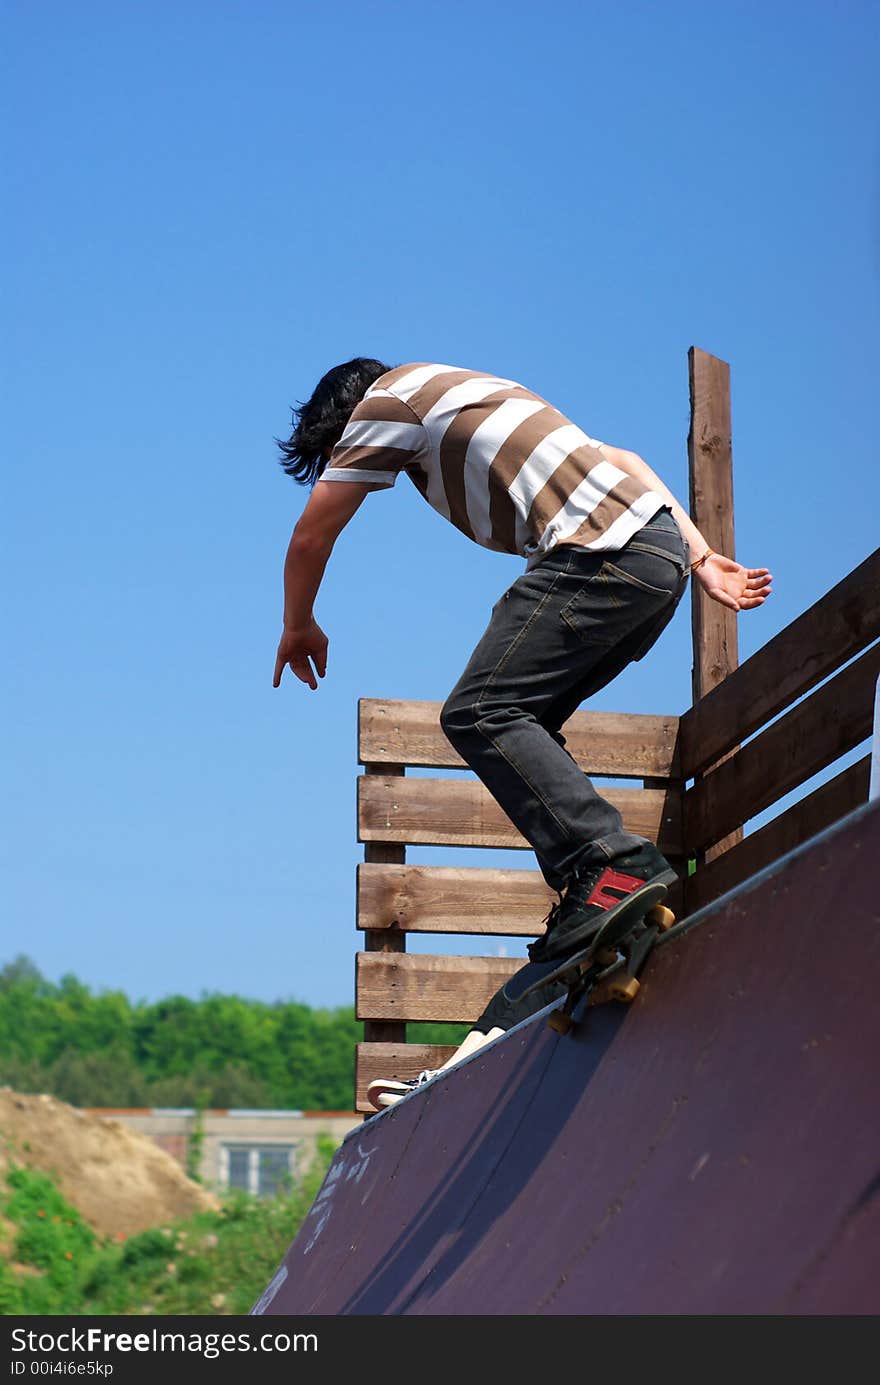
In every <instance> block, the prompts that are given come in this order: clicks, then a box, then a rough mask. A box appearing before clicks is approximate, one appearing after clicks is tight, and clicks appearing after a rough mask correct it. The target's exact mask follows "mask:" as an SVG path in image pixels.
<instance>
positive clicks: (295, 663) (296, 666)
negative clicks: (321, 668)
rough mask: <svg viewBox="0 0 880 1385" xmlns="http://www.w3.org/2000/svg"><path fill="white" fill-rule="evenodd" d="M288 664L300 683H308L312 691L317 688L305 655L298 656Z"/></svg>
mask: <svg viewBox="0 0 880 1385" xmlns="http://www.w3.org/2000/svg"><path fill="white" fill-rule="evenodd" d="M289 663H290V667H291V670H292V672H293V673H295V674H296V676H297V678H298V679H299V681H300V682H301V683H308V685H309V687H310V688H312V689H314V688H317V686H318V683H317V680H316V678H315V675H314V673H313V672H312V666H311V664H310V663H309V661H308V659H307V658H306V657H305V655H300V656H299V657H298V658H296V659H291V660H289Z"/></svg>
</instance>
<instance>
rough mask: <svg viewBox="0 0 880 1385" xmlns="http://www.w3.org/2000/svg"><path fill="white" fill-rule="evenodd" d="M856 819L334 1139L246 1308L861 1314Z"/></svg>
mask: <svg viewBox="0 0 880 1385" xmlns="http://www.w3.org/2000/svg"><path fill="white" fill-rule="evenodd" d="M878 859H880V803H873V804H870V805H867V806H866V807H865V808H862V809H859V810H858V811H857V812H855V813H853V814H851V815H850V817H848V818H847V819H845V820H844V821H843V822H842V823H840V824H838V825H837V826H836V827H834V828H832V829H831V830H829V831H828V832H826V833H824V834H823V835H822V836H821V837H818V838H816V839H815V840H814V841H813V842H811V843H808V844H807V845H806V846H805V847H803V848H800V849H799V850H798V851H796V852H793V853H792V854H791V855H790V856H788V857H786V858H785V859H784V860H783V861H781V862H779V863H778V864H777V865H776V866H775V867H773V868H772V869H771V870H769V871H766V872H764V873H763V874H762V875H760V876H758V877H756V878H755V880H754V881H752V882H749V883H748V884H747V885H745V886H743V887H741V888H739V889H738V890H736V891H734V892H732V893H731V894H729V895H727V896H725V898H724V899H722V900H720V901H719V902H718V903H717V904H716V905H713V906H711V907H710V908H709V909H708V910H704V911H702V913H701V914H700V915H697V916H695V920H694V926H693V927H691V928H686V929H685V930H683V931H681V932H678V931H677V934H676V936H674V937H673V938H672V939H670V941H669V942H668V944H666V945H664V946H662V947H660V948H658V949H657V950H656V952H655V954H654V956H653V957H652V958H651V960H650V962H649V965H648V968H647V971H646V974H645V977H644V980H643V985H642V990H641V993H640V995H639V998H638V1000H637V1002H636V1004H635V1005H634V1006H633V1007H632V1008H631V1009H630V1010H628V1011H627V1010H624V1009H622V1008H618V1007H615V1006H610V1005H608V1006H602V1007H599V1008H597V1009H593V1010H590V1011H589V1012H588V1014H587V1016H586V1018H585V1019H584V1021H583V1022H582V1023H581V1024H580V1025H579V1027H578V1028H577V1029H576V1030H575V1031H574V1032H573V1033H572V1034H569V1035H566V1036H559V1035H557V1034H555V1033H554V1032H553V1031H552V1030H550V1029H549V1028H548V1027H547V1026H546V1024H545V1022H544V1019H543V1018H541V1017H538V1019H536V1020H535V1021H533V1022H532V1023H530V1024H528V1025H525V1026H522V1027H521V1028H519V1029H517V1030H514V1031H513V1032H512V1033H511V1034H509V1035H507V1036H506V1037H505V1038H504V1039H502V1040H500V1041H499V1042H498V1043H496V1044H494V1045H492V1046H490V1047H489V1048H487V1049H486V1050H484V1051H483V1052H482V1053H480V1054H479V1055H477V1056H476V1057H475V1058H473V1059H471V1060H469V1061H468V1062H466V1063H463V1064H461V1065H460V1066H459V1067H457V1068H455V1069H453V1070H451V1071H450V1072H449V1073H448V1074H447V1075H445V1076H444V1077H443V1078H441V1079H438V1080H436V1081H435V1082H433V1083H431V1084H430V1085H429V1086H428V1087H427V1088H425V1089H424V1090H423V1091H420V1092H417V1093H415V1094H414V1095H412V1096H411V1097H408V1098H407V1099H406V1100H405V1101H403V1102H401V1103H400V1104H399V1105H397V1106H395V1107H393V1108H391V1109H390V1110H388V1111H387V1112H385V1113H384V1114H383V1115H381V1116H378V1117H376V1118H374V1119H372V1120H370V1121H368V1122H366V1123H365V1124H364V1126H363V1127H361V1128H360V1129H359V1130H357V1131H355V1132H353V1133H352V1134H351V1135H350V1136H349V1137H348V1138H347V1139H346V1141H345V1143H344V1145H343V1146H342V1148H341V1149H340V1150H339V1151H338V1152H337V1154H336V1157H335V1159H334V1161H333V1164H332V1165H331V1168H330V1171H329V1173H328V1175H327V1178H326V1180H325V1182H324V1184H323V1187H322V1188H321V1191H320V1193H319V1194H318V1197H317V1199H316V1201H315V1203H314V1205H313V1207H312V1209H311V1211H310V1213H309V1215H308V1217H307V1218H306V1220H305V1222H304V1223H303V1225H302V1227H301V1229H300V1232H299V1234H298V1236H297V1237H296V1239H295V1241H294V1242H293V1244H292V1246H291V1248H290V1250H289V1251H288V1254H287V1256H286V1258H285V1260H284V1263H283V1265H282V1266H281V1267H280V1269H279V1271H278V1274H277V1275H276V1276H275V1278H274V1279H273V1281H272V1283H271V1284H270V1285H269V1286H268V1288H267V1290H266V1292H265V1293H264V1295H263V1296H262V1298H261V1300H260V1302H259V1303H258V1304H257V1305H256V1306H255V1309H254V1311H255V1312H261V1313H268V1314H274V1313H278V1314H307V1313H322V1314H343V1313H365V1314H386V1313H387V1314H400V1313H407V1314H418V1313H427V1314H504V1315H513V1314H535V1313H549V1314H597V1313H606V1314H608V1313H611V1314H636V1313H642V1314H644V1313H648V1314H650V1313H655V1314H656V1313H700V1314H704V1313H705V1314H708V1313H738V1314H746V1313H758V1314H760V1313H835V1314H839V1313H876V1312H878V1311H880V1251H878V1245H880V1238H878V1230H880V1225H878V1223H880V1198H878V1196H877V1194H878V1192H880V1159H878V1146H880V1138H878V1137H880V1118H878V1102H877V1077H876V1059H875V1055H876V1052H877V1050H878V1046H880V1009H878V1006H877V1004H876V990H877V981H878V970H880V968H878V962H880V926H878V925H880V913H878V892H877V888H876V886H875V883H874V879H873V876H874V872H875V869H876V865H875V862H876V861H877V860H878Z"/></svg>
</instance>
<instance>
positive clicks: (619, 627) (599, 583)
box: [559, 555, 679, 648]
mask: <svg viewBox="0 0 880 1385" xmlns="http://www.w3.org/2000/svg"><path fill="white" fill-rule="evenodd" d="M617 556H622V555H615V557H617ZM661 561H662V560H660V559H657V558H651V559H649V565H648V566H646V567H644V568H642V570H641V571H640V572H637V571H635V568H636V566H637V564H635V563H627V568H626V570H624V569H623V568H622V567H619V566H618V565H617V563H614V562H611V561H610V559H606V561H605V562H603V564H602V566H601V567H600V569H599V571H598V572H597V573H596V574H595V575H594V576H593V577H591V578H589V579H588V580H587V581H585V582H583V583H581V585H580V586H579V588H578V590H577V591H576V592H575V593H574V595H573V596H571V597H569V599H568V600H567V601H566V602H565V604H564V605H563V606H562V607H561V609H560V612H559V614H560V617H561V618H562V620H563V621H564V622H565V624H566V625H567V626H568V627H569V629H570V630H572V631H573V632H574V634H575V635H576V636H577V637H578V639H579V640H580V641H581V643H582V644H587V645H592V646H599V647H604V648H610V647H611V646H612V645H616V644H618V643H620V641H622V640H626V639H628V638H630V637H631V636H632V634H633V632H634V631H635V630H637V629H638V628H639V627H640V626H642V625H644V624H645V623H646V622H650V621H651V619H652V617H654V616H659V615H660V613H661V612H662V611H663V609H664V608H665V607H666V606H667V605H669V604H671V603H672V601H673V599H674V595H675V592H676V590H677V589H678V584H679V578H678V576H677V575H676V574H675V570H674V568H673V566H672V564H669V563H665V564H663V565H662V566H659V568H658V571H659V581H661V582H662V581H663V580H664V577H666V578H667V584H666V585H663V586H660V585H654V584H653V583H651V582H649V581H648V580H647V574H649V573H650V574H651V575H655V576H656V573H655V571H654V568H652V567H651V566H650V564H655V565H659V564H660V563H661Z"/></svg>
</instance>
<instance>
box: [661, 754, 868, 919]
mask: <svg viewBox="0 0 880 1385" xmlns="http://www.w3.org/2000/svg"><path fill="white" fill-rule="evenodd" d="M870 773H871V757H870V755H866V756H865V757H864V759H862V760H859V761H857V763H856V764H854V765H850V766H849V768H848V769H845V770H843V772H842V773H841V774H838V775H836V776H835V778H834V779H830V780H829V781H828V783H827V784H822V785H820V787H819V788H818V789H814V790H813V792H812V793H811V794H810V795H809V796H808V797H807V798H802V799H801V800H800V801H799V802H798V803H795V804H793V805H792V807H791V808H788V809H787V810H786V811H785V812H784V813H780V815H779V817H778V818H774V819H773V821H772V822H768V823H766V824H765V826H764V827H762V828H760V829H759V831H757V832H753V833H752V834H751V835H750V836H748V837H745V838H744V839H743V841H742V842H741V843H740V845H739V846H735V847H733V848H732V849H731V850H730V851H728V852H726V853H725V854H724V855H723V856H719V857H718V858H717V859H716V860H714V861H712V862H711V863H710V864H708V865H706V866H704V867H702V868H701V869H700V870H698V871H697V873H696V875H693V876H692V877H691V879H690V881H689V882H688V886H689V892H688V898H689V900H691V903H692V907H693V908H694V909H700V908H702V907H703V905H704V904H711V902H712V900H713V899H718V897H719V896H720V895H722V894H724V893H725V892H726V891H727V890H730V889H733V887H734V885H738V884H740V883H741V881H743V880H748V879H749V877H750V876H752V875H755V874H756V873H757V872H758V871H759V870H763V869H764V867H765V866H769V865H771V864H772V862H774V861H778V860H779V858H780V857H781V856H784V855H785V853H786V852H788V851H793V850H794V848H795V847H796V846H800V845H801V843H802V842H806V841H808V840H809V839H810V837H814V836H815V835H816V833H817V832H821V831H822V830H823V828H825V827H830V825H831V823H833V822H838V821H839V820H840V819H841V818H842V817H845V816H846V814H847V813H850V812H852V810H853V809H854V808H858V807H859V806H860V804H862V803H866V802H867V800H868V779H869V777H870Z"/></svg>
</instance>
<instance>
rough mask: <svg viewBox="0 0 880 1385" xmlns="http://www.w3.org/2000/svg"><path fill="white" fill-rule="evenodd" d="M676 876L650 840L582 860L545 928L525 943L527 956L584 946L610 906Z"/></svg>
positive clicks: (543, 958)
mask: <svg viewBox="0 0 880 1385" xmlns="http://www.w3.org/2000/svg"><path fill="white" fill-rule="evenodd" d="M677 878H678V877H677V876H676V873H675V871H674V870H673V869H672V867H671V866H670V864H669V862H668V861H667V860H666V857H665V856H663V855H662V854H661V853H660V852H659V851H658V850H657V848H656V847H655V846H652V844H651V843H650V842H645V843H644V844H643V845H642V846H640V847H637V848H636V849H634V850H633V851H627V852H624V853H623V854H622V855H620V856H614V857H612V859H611V860H610V861H609V862H608V864H607V865H604V866H595V865H593V866H581V867H580V868H579V869H578V870H576V871H575V872H574V874H573V875H572V877H571V879H570V880H569V882H568V885H567V887H566V890H565V893H564V895H563V898H562V902H561V904H560V906H559V908H558V910H557V912H556V916H555V918H551V919H548V926H547V932H546V933H545V934H544V936H543V937H541V938H538V939H537V941H536V942H533V943H531V944H530V946H529V949H528V953H529V958H530V959H531V961H533V962H549V961H550V960H551V959H553V958H555V957H564V956H565V955H566V953H571V952H577V951H579V950H580V949H581V948H584V947H589V944H590V940H591V939H592V938H593V937H595V935H596V934H597V933H598V932H599V929H600V928H601V927H602V925H603V924H604V923H605V922H606V920H607V917H608V912H609V910H611V909H615V908H616V907H617V906H618V905H619V904H620V903H621V902H622V901H623V900H625V899H628V898H629V897H630V895H633V894H635V893H636V892H637V891H638V890H641V889H644V887H645V885H648V884H651V885H655V884H659V885H671V884H673V883H674V882H675V880H676V879H677Z"/></svg>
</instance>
